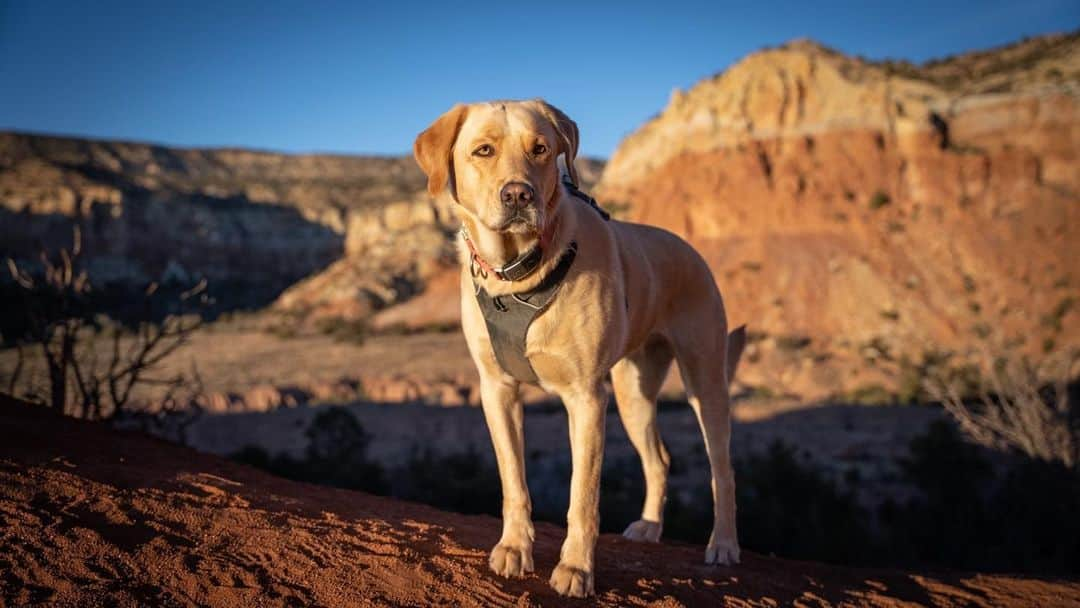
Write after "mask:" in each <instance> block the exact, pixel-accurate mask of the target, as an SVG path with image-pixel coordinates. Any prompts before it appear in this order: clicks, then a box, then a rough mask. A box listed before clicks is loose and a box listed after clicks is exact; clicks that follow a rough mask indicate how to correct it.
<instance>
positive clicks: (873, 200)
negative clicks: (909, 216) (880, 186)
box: [870, 190, 892, 211]
mask: <svg viewBox="0 0 1080 608" xmlns="http://www.w3.org/2000/svg"><path fill="white" fill-rule="evenodd" d="M891 202H892V199H890V198H889V195H888V194H886V193H885V192H884V191H882V190H878V191H877V192H874V194H873V195H872V196H871V197H870V208H871V209H873V210H875V211H876V210H878V209H881V208H882V207H884V206H885V205H888V204H889V203H891Z"/></svg>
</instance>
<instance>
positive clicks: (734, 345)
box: [726, 325, 746, 383]
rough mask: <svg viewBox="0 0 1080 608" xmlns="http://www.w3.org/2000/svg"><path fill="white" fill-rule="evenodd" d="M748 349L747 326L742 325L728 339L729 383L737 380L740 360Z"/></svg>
mask: <svg viewBox="0 0 1080 608" xmlns="http://www.w3.org/2000/svg"><path fill="white" fill-rule="evenodd" d="M744 348H746V326H745V325H740V326H738V327H736V328H735V331H733V332H731V333H730V334H728V337H727V370H726V371H727V381H728V382H729V383H730V382H731V381H732V380H734V379H735V368H737V367H738V366H739V358H740V357H741V356H742V351H743V349H744Z"/></svg>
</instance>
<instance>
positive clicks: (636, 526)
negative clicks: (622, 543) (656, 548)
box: [622, 519, 664, 543]
mask: <svg viewBox="0 0 1080 608" xmlns="http://www.w3.org/2000/svg"><path fill="white" fill-rule="evenodd" d="M663 529H664V526H663V525H662V524H661V523H660V522H658V521H649V520H647V519H639V520H637V521H635V522H634V523H632V524H630V525H629V526H626V530H623V533H622V535H623V538H628V539H630V540H636V541H641V542H648V543H658V542H660V533H661V532H662V531H663Z"/></svg>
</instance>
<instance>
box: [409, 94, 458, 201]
mask: <svg viewBox="0 0 1080 608" xmlns="http://www.w3.org/2000/svg"><path fill="white" fill-rule="evenodd" d="M466 110H468V107H467V106H466V105H464V104H460V103H459V104H457V105H456V106H454V107H452V108H450V110H448V111H447V112H446V113H445V114H443V115H442V116H440V117H439V118H437V119H436V120H435V122H433V123H431V126H430V127H428V128H427V129H426V130H425V131H424V132H423V133H421V134H420V135H417V136H416V141H415V142H413V156H415V157H416V162H417V164H419V165H420V168H421V169H423V171H424V173H425V174H426V175H427V178H428V182H427V189H428V192H429V193H430V194H431V195H432V196H436V195H438V194H439V193H440V192H442V191H443V189H445V188H446V184H447V181H448V180H449V179H450V171H451V167H450V165H451V163H452V162H453V154H452V150H453V148H454V141H455V140H456V139H457V135H458V130H460V129H461V123H462V122H464V121H465V114H466Z"/></svg>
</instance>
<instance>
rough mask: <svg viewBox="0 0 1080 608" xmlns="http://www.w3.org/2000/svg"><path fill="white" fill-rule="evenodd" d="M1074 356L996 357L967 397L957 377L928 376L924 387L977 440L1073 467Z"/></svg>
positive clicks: (1079, 458) (1077, 452) (1078, 425)
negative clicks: (1039, 359)
mask: <svg viewBox="0 0 1080 608" xmlns="http://www.w3.org/2000/svg"><path fill="white" fill-rule="evenodd" d="M1078 362H1080V353H1078V352H1071V353H1063V354H1060V355H1059V356H1057V357H1052V358H1050V359H1048V360H1047V361H1046V362H1045V363H1044V365H1043V369H1040V368H1039V367H1037V366H1034V365H1031V364H1030V363H1028V362H1027V361H1008V360H1001V361H998V362H996V363H995V364H993V365H990V366H988V370H987V372H986V373H985V374H984V376H983V380H982V385H981V387H980V389H979V391H978V393H977V395H976V396H975V398H967V396H966V395H965V394H964V393H963V391H962V390H961V389H960V388H959V385H958V384H957V383H956V382H945V381H940V380H938V381H930V382H928V383H927V390H928V392H929V393H930V394H931V395H932V396H933V397H934V398H935V399H937V400H939V401H941V404H942V405H943V406H944V407H945V410H946V411H948V412H949V414H951V415H952V416H953V418H955V419H956V421H957V422H958V423H959V424H960V428H962V429H963V430H964V432H966V433H967V434H968V436H970V437H971V438H972V439H973V440H974V441H975V442H976V443H979V444H981V445H984V446H987V447H991V448H997V449H1009V450H1018V451H1020V452H1022V453H1024V454H1027V455H1028V456H1030V457H1032V458H1037V459H1040V460H1045V461H1051V462H1052V461H1059V462H1061V463H1063V464H1065V465H1066V466H1068V467H1071V468H1076V467H1077V466H1078V465H1080V412H1077V411H1076V407H1075V406H1076V404H1075V396H1074V395H1073V396H1071V395H1070V394H1069V393H1070V388H1071V387H1070V384H1071V382H1072V378H1074V377H1075V376H1074V368H1075V367H1076V365H1077V363H1078ZM1044 379H1047V380H1048V381H1044Z"/></svg>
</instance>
